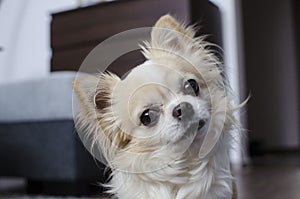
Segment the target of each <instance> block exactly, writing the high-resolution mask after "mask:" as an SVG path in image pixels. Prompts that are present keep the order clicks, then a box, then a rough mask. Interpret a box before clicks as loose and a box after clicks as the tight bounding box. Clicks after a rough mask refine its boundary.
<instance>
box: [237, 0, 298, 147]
mask: <svg viewBox="0 0 300 199" xmlns="http://www.w3.org/2000/svg"><path fill="white" fill-rule="evenodd" d="M242 2H243V25H244V38H245V61H246V78H247V87H248V91H249V93H250V94H251V96H252V97H251V100H250V102H249V105H248V118H249V120H248V125H249V127H248V128H249V129H250V140H251V141H252V142H253V141H255V142H257V141H258V142H257V143H256V144H257V146H258V147H259V148H261V149H263V150H277V149H280V150H286V149H295V148H299V125H298V121H299V119H298V112H297V111H298V107H299V104H298V102H299V99H298V86H297V78H298V77H297V73H296V71H297V70H296V69H297V65H296V56H295V35H294V27H293V24H292V21H293V20H292V1H291V0H287V1H273V0H264V1H260V0H244V1H242Z"/></svg>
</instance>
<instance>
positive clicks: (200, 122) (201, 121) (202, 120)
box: [197, 119, 206, 131]
mask: <svg viewBox="0 0 300 199" xmlns="http://www.w3.org/2000/svg"><path fill="white" fill-rule="evenodd" d="M205 124H206V121H205V120H204V119H200V120H199V122H198V128H197V130H198V131H199V130H201V129H202V128H203V127H204V126H205Z"/></svg>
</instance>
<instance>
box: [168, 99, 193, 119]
mask: <svg viewBox="0 0 300 199" xmlns="http://www.w3.org/2000/svg"><path fill="white" fill-rule="evenodd" d="M193 114H194V109H193V106H192V105H191V104H190V103H188V102H181V103H180V104H178V105H177V106H175V108H174V109H173V113H172V115H173V117H175V118H176V119H178V120H182V118H183V117H187V119H188V118H190V117H189V116H192V115H193Z"/></svg>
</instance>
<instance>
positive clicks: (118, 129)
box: [74, 15, 232, 168]
mask: <svg viewBox="0 0 300 199" xmlns="http://www.w3.org/2000/svg"><path fill="white" fill-rule="evenodd" d="M208 47H209V44H208V43H207V42H205V41H204V40H203V38H202V37H200V38H196V37H195V31H194V30H193V28H192V27H187V26H185V25H182V24H180V23H178V22H177V21H176V20H175V19H174V18H172V17H171V16H169V15H166V16H163V17H162V18H160V19H159V20H158V21H157V23H156V24H155V26H154V28H153V30H152V33H151V41H150V42H149V43H146V45H145V46H144V47H143V53H144V55H145V57H146V58H147V61H145V62H144V63H143V64H141V65H139V66H137V67H136V68H134V69H133V70H132V71H130V72H129V73H128V74H127V75H126V76H125V77H123V78H119V77H118V76H116V75H114V74H111V73H103V74H101V75H100V76H99V77H94V78H83V79H78V80H77V81H75V82H74V88H75V92H76V94H77V96H78V98H79V103H80V105H81V111H80V114H79V117H78V121H77V124H78V127H79V128H81V129H83V128H84V130H85V132H86V135H88V136H90V137H91V140H92V141H91V143H92V144H91V146H98V147H99V148H97V149H96V150H99V151H101V153H102V155H103V156H104V158H105V159H106V161H107V163H108V164H109V166H110V167H112V168H120V167H123V168H124V167H126V166H128V167H129V165H133V162H135V161H137V160H138V159H143V161H147V160H149V162H150V161H153V159H157V160H159V161H158V162H164V164H166V163H167V162H168V161H170V160H174V159H177V158H178V156H182V157H183V156H187V152H188V154H189V155H191V156H193V157H196V156H198V155H199V151H200V148H203V147H204V146H206V148H209V150H208V151H210V150H211V148H213V147H214V145H215V143H216V142H217V140H219V139H222V132H225V131H226V130H228V129H229V128H230V126H231V121H232V114H231V112H230V109H229V108H228V107H229V106H230V105H229V102H228V98H227V93H226V88H225V85H224V80H223V77H222V69H221V67H220V66H219V65H220V63H219V61H218V59H217V58H216V57H215V55H214V54H213V53H212V52H211V51H210V50H209V49H208ZM88 136H87V137H88ZM205 140H214V141H213V142H207V141H205ZM128 154H130V155H128ZM128 158H129V159H131V161H128ZM160 160H161V161H160ZM126 162H130V163H128V164H126ZM156 162H157V161H156Z"/></svg>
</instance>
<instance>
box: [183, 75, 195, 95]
mask: <svg viewBox="0 0 300 199" xmlns="http://www.w3.org/2000/svg"><path fill="white" fill-rule="evenodd" d="M184 90H185V91H186V93H187V94H195V95H196V96H198V95H199V85H198V83H197V82H196V80H194V79H189V80H187V81H186V82H185V83H184Z"/></svg>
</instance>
